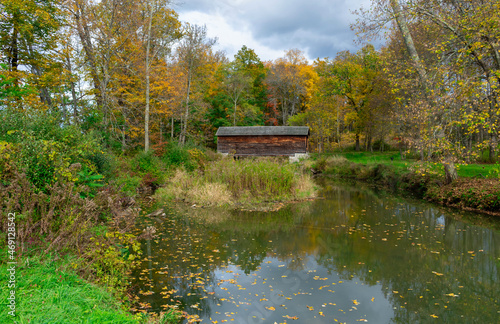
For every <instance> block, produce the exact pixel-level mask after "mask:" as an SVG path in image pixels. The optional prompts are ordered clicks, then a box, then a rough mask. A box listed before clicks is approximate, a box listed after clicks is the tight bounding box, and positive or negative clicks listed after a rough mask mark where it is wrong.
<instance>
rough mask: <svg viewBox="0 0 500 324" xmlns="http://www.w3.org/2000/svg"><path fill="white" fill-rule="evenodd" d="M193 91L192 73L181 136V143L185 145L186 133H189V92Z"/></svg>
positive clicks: (189, 76) (189, 79)
mask: <svg viewBox="0 0 500 324" xmlns="http://www.w3.org/2000/svg"><path fill="white" fill-rule="evenodd" d="M190 91H191V75H188V81H187V91H186V92H187V94H186V111H185V113H184V125H183V127H182V131H181V135H180V136H179V144H181V145H184V144H185V143H186V133H187V122H188V118H189V92H190Z"/></svg>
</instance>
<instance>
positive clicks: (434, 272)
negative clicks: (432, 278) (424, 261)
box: [432, 271, 443, 276]
mask: <svg viewBox="0 0 500 324" xmlns="http://www.w3.org/2000/svg"><path fill="white" fill-rule="evenodd" d="M432 273H433V274H435V275H436V276H442V275H443V274H442V273H439V272H436V271H432Z"/></svg>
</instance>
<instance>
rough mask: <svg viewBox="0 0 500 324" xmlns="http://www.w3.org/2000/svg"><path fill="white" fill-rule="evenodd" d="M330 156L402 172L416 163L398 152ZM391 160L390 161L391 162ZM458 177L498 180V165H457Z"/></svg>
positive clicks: (436, 168)
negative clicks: (384, 165) (386, 166)
mask: <svg viewBox="0 0 500 324" xmlns="http://www.w3.org/2000/svg"><path fill="white" fill-rule="evenodd" d="M331 155H339V156H343V157H345V158H346V159H348V160H349V161H351V162H354V163H361V164H386V165H390V166H392V167H393V168H394V169H396V170H398V171H400V172H404V171H407V170H408V167H409V166H411V165H412V164H413V163H415V162H416V160H414V159H406V160H401V157H400V154H399V151H389V152H373V153H372V152H338V153H333V154H331ZM391 158H392V160H391ZM429 165H430V167H431V169H432V170H434V171H436V172H437V173H439V174H444V171H443V166H442V165H441V164H440V163H435V164H434V163H431V164H429ZM457 167H458V168H457V169H458V170H457V172H458V176H459V177H463V178H473V177H478V178H498V177H499V173H500V172H499V171H500V164H459V165H457Z"/></svg>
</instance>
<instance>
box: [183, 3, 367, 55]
mask: <svg viewBox="0 0 500 324" xmlns="http://www.w3.org/2000/svg"><path fill="white" fill-rule="evenodd" d="M369 3H370V0H351V1H348V0H335V1H332V0H306V1H304V0H253V1H252V0H233V1H230V0H211V1H209V0H195V1H190V2H189V4H188V3H187V2H186V4H185V5H183V6H181V7H179V8H178V11H179V12H183V11H199V12H203V13H206V14H210V15H212V14H213V15H219V16H222V17H224V19H225V20H226V21H227V22H228V24H229V25H230V26H232V28H234V29H236V30H238V29H241V30H243V29H245V30H248V31H249V32H250V33H251V35H252V37H253V39H255V40H256V41H257V42H259V43H262V44H263V45H265V46H267V47H269V48H273V49H277V50H286V49H290V48H298V49H301V50H303V51H304V52H306V53H307V54H308V56H309V58H310V59H315V58H317V57H320V58H323V57H335V55H336V54H337V52H340V51H344V50H351V51H354V50H356V49H357V46H356V45H355V44H354V42H353V41H354V39H355V34H354V32H352V31H351V30H350V24H351V23H352V22H354V21H355V19H356V17H355V16H354V15H352V14H351V11H353V10H356V9H358V8H360V7H361V6H362V5H364V6H365V7H366V6H368V5H369Z"/></svg>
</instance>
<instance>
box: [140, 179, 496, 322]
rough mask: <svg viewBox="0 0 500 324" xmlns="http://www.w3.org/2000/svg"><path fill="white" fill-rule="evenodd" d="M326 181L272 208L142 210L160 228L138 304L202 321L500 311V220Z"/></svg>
mask: <svg viewBox="0 0 500 324" xmlns="http://www.w3.org/2000/svg"><path fill="white" fill-rule="evenodd" d="M325 187H326V189H325V190H324V193H323V195H324V197H325V199H318V200H315V201H309V202H304V203H297V204H292V205H290V206H288V207H286V208H284V209H281V210H280V211H278V212H273V213H256V212H227V211H224V210H213V209H203V208H186V210H184V211H179V210H177V211H173V210H168V214H167V216H166V217H164V218H148V217H146V218H145V221H144V224H143V225H144V226H147V225H154V226H155V227H157V229H158V232H157V233H160V235H159V236H158V237H156V238H155V239H153V240H150V241H145V242H144V244H143V246H144V255H143V257H144V260H143V262H142V268H141V269H138V270H137V272H136V274H135V275H136V277H137V280H136V282H135V283H134V285H135V287H137V295H138V296H139V297H140V300H141V302H142V303H143V307H144V309H147V310H149V311H157V312H158V311H161V310H164V309H165V306H166V305H167V304H176V305H178V306H179V308H181V309H184V310H185V311H187V312H188V313H189V314H192V315H196V316H199V317H200V318H201V319H203V323H205V322H208V323H212V322H217V323H224V322H226V321H227V322H228V323H230V322H234V323H274V322H277V323H285V322H286V323H292V322H294V323H335V320H336V321H339V322H348V323H353V322H358V321H359V322H364V321H368V322H369V323H390V322H396V323H399V322H402V323H415V322H420V323H423V322H434V321H435V320H436V319H438V322H440V323H457V322H484V323H496V322H500V313H499V310H500V302H499V300H500V274H499V267H500V254H499V251H500V247H499V244H500V235H499V233H498V230H490V229H487V228H485V227H478V226H474V225H471V224H469V223H464V222H461V221H458V220H456V218H455V217H453V216H454V215H452V214H450V213H449V211H448V212H447V213H448V214H445V213H443V211H442V210H440V209H438V208H436V207H433V206H431V205H427V204H422V203H420V202H416V201H409V200H404V199H400V198H395V197H393V196H390V195H386V194H384V193H380V192H373V191H372V190H370V189H366V188H355V187H351V186H348V185H326V186H325ZM182 215H187V216H182ZM494 225H495V223H494Z"/></svg>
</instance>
